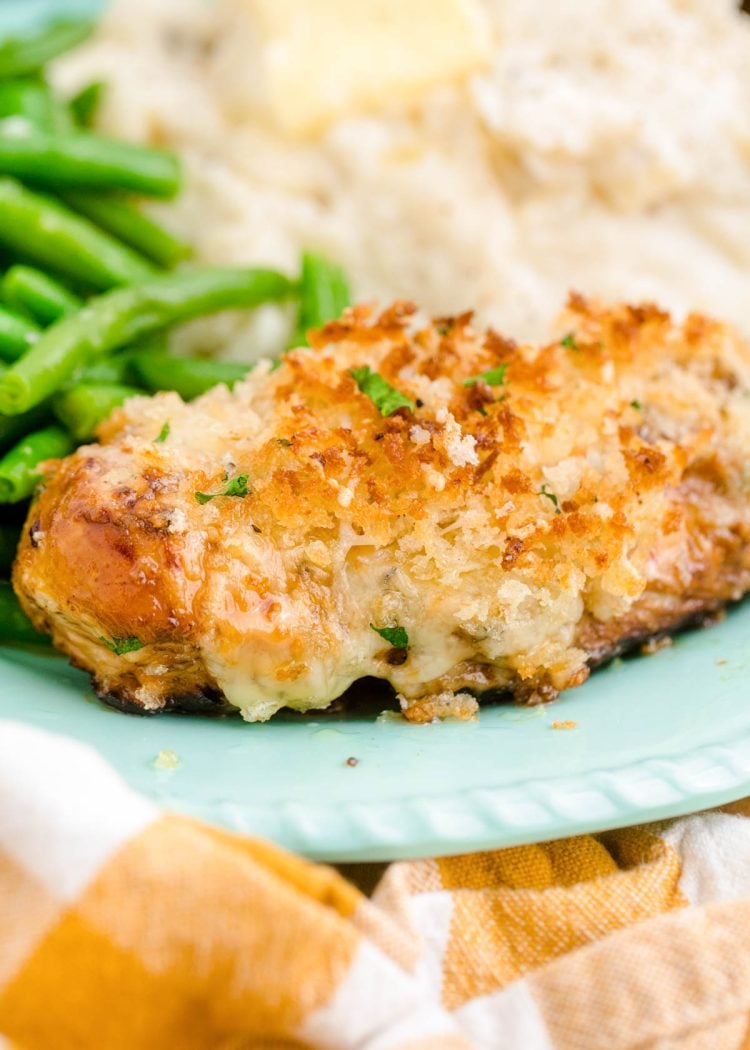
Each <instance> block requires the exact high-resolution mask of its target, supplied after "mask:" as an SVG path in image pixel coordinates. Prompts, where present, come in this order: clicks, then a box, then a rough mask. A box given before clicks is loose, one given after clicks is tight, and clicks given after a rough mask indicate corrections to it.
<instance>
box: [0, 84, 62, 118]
mask: <svg viewBox="0 0 750 1050" xmlns="http://www.w3.org/2000/svg"><path fill="white" fill-rule="evenodd" d="M10 117H21V118H23V119H24V120H25V121H27V122H28V123H29V124H30V125H31V126H32V127H36V128H42V129H43V130H45V131H54V130H55V128H56V125H57V109H56V104H55V100H54V97H53V95H52V92H51V91H50V89H49V87H48V86H47V84H45V83H44V82H43V81H41V80H31V79H29V80H6V81H2V80H0V120H7V119H8V118H10Z"/></svg>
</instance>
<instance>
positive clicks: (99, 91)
mask: <svg viewBox="0 0 750 1050" xmlns="http://www.w3.org/2000/svg"><path fill="white" fill-rule="evenodd" d="M106 89H107V85H106V83H105V82H104V81H103V80H94V81H92V82H91V83H90V84H87V85H86V86H85V87H82V88H81V90H80V91H78V92H76V94H75V95H73V97H72V98H71V99H70V101H69V102H68V109H69V110H70V115H71V116H72V118H73V121H74V123H76V124H77V125H78V127H79V128H90V127H91V125H92V124H93V123H94V120H95V119H96V114H97V113H98V111H99V107H100V106H101V104H102V99H103V97H104V92H105V91H106Z"/></svg>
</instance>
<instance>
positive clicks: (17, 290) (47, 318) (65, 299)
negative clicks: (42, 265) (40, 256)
mask: <svg viewBox="0 0 750 1050" xmlns="http://www.w3.org/2000/svg"><path fill="white" fill-rule="evenodd" d="M0 289H1V290H2V295H3V299H4V300H5V302H6V303H8V305H9V306H11V307H15V308H16V309H18V310H25V311H26V312H27V313H29V314H30V315H31V316H32V317H33V318H34V320H35V321H37V322H38V323H39V324H40V325H43V326H45V327H46V326H47V325H49V324H52V323H53V322H54V321H58V320H59V319H60V318H61V317H64V316H65V315H66V314H70V313H73V312H74V311H75V310H80V308H81V306H82V305H83V303H82V300H81V299H79V298H78V296H77V295H74V294H73V292H70V291H68V289H67V288H66V287H65V286H64V285H62V284H60V282H59V281H56V280H55V279H54V277H50V276H49V275H48V274H46V273H43V272H42V271H41V270H35V269H33V268H32V267H31V266H12V267H11V268H10V270H8V272H7V273H6V274H5V276H4V277H3V279H2V284H0Z"/></svg>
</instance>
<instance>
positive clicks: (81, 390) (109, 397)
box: [52, 383, 143, 441]
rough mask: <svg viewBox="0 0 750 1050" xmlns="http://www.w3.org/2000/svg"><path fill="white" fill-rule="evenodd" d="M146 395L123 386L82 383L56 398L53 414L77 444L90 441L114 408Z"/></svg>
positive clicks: (118, 384) (54, 399) (53, 404)
mask: <svg viewBox="0 0 750 1050" xmlns="http://www.w3.org/2000/svg"><path fill="white" fill-rule="evenodd" d="M142 393H143V391H142V390H138V389H137V387H132V386H123V385H122V384H120V383H78V384H77V385H76V386H71V387H69V388H68V389H67V390H63V391H62V392H61V393H59V394H57V396H56V397H54V398H53V400H52V411H53V412H54V413H55V415H56V416H57V418H58V419H59V421H60V422H61V423H62V424H63V426H64V427H67V429H68V430H69V431H70V433H71V435H72V436H73V437H74V438H75V439H76V441H87V440H88V439H89V438H91V437H93V436H94V432H95V430H96V428H97V426H98V425H99V424H100V423H101V421H102V420H103V419H106V418H107V416H108V415H109V414H110V412H112V410H113V409H115V408H118V407H119V406H120V405H121V404H123V402H124V401H127V399H128V398H129V397H136V396H137V395H138V394H142Z"/></svg>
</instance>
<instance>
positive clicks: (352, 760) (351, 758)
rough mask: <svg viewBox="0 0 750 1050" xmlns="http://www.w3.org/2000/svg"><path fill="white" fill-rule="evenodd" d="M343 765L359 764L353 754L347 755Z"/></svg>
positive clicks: (352, 765)
mask: <svg viewBox="0 0 750 1050" xmlns="http://www.w3.org/2000/svg"><path fill="white" fill-rule="evenodd" d="M345 765H347V766H351V767H354V766H358V765H359V759H358V758H355V757H354V755H349V757H348V758H347V760H346V763H345Z"/></svg>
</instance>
